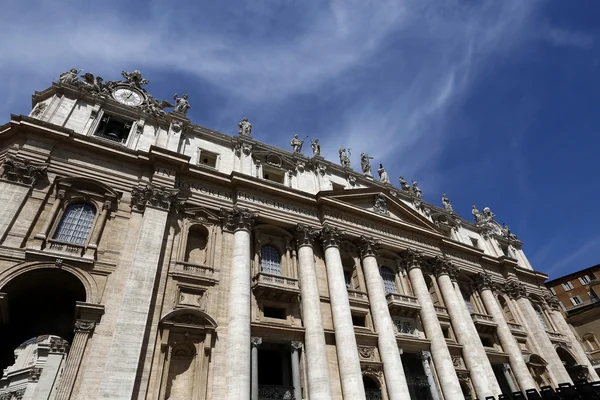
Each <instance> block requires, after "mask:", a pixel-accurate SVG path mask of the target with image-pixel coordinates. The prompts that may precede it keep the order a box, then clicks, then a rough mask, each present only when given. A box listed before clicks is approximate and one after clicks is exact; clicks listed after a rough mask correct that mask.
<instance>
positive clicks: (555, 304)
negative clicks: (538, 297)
mask: <svg viewBox="0 0 600 400" xmlns="http://www.w3.org/2000/svg"><path fill="white" fill-rule="evenodd" d="M544 300H545V301H546V304H548V306H549V307H550V308H552V309H553V310H560V301H558V299H557V298H556V296H553V295H552V294H550V293H546V294H545V295H544Z"/></svg>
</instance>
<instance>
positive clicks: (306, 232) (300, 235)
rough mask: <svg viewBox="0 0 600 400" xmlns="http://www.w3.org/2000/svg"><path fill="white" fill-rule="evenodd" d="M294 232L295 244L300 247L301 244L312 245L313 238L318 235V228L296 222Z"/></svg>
mask: <svg viewBox="0 0 600 400" xmlns="http://www.w3.org/2000/svg"><path fill="white" fill-rule="evenodd" d="M294 234H295V236H296V245H297V246H298V248H300V247H301V246H312V245H313V243H314V241H315V239H316V238H317V237H318V236H319V230H318V229H315V228H312V227H310V226H308V225H304V224H298V225H296V230H295V232H294Z"/></svg>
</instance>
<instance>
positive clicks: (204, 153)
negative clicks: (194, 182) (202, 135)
mask: <svg viewBox="0 0 600 400" xmlns="http://www.w3.org/2000/svg"><path fill="white" fill-rule="evenodd" d="M218 157H219V155H218V154H216V153H213V152H211V151H208V150H204V149H198V164H199V165H206V166H207V167H211V168H217V158H218Z"/></svg>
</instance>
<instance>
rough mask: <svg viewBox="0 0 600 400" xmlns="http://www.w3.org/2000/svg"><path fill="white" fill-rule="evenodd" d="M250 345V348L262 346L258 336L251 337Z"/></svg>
mask: <svg viewBox="0 0 600 400" xmlns="http://www.w3.org/2000/svg"><path fill="white" fill-rule="evenodd" d="M250 343H251V344H252V347H258V346H260V345H261V344H262V338H261V337H258V336H252V337H251V338H250Z"/></svg>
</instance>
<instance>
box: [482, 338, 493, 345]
mask: <svg viewBox="0 0 600 400" xmlns="http://www.w3.org/2000/svg"><path fill="white" fill-rule="evenodd" d="M480 338H481V344H483V346H484V347H494V341H493V340H492V339H491V338H490V337H489V336H480Z"/></svg>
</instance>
